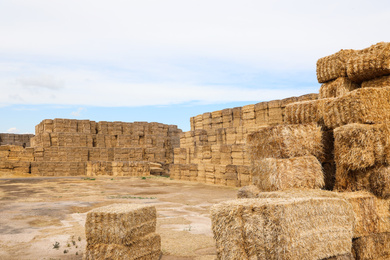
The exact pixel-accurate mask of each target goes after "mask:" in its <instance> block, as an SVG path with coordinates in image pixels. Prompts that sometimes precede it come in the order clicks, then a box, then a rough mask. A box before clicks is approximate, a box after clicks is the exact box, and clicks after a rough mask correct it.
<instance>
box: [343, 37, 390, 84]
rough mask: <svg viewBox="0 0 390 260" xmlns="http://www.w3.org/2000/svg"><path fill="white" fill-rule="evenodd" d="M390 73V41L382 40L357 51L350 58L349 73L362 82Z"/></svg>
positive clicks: (349, 76)
mask: <svg viewBox="0 0 390 260" xmlns="http://www.w3.org/2000/svg"><path fill="white" fill-rule="evenodd" d="M388 74H390V43H385V42H380V43H377V44H375V45H372V46H371V47H369V48H366V49H363V50H360V51H356V52H355V53H354V54H353V55H352V56H351V57H350V59H349V60H348V64H347V75H348V78H349V79H351V80H352V81H354V82H362V81H365V80H370V79H374V78H376V77H380V76H384V75H388Z"/></svg>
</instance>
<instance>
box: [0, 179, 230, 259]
mask: <svg viewBox="0 0 390 260" xmlns="http://www.w3.org/2000/svg"><path fill="white" fill-rule="evenodd" d="M11 176H12V177H13V178H10V177H11ZM14 177H15V176H14V175H9V174H8V175H7V174H2V173H0V178H2V179H0V259H7V260H8V259H10V260H12V259H18V260H19V259H47V260H49V259H52V260H54V259H82V255H83V253H84V249H85V246H86V239H85V232H84V225H85V219H86V214H87V212H88V211H89V210H91V209H93V208H96V207H101V206H104V205H108V204H112V203H141V204H151V205H154V206H156V208H157V213H158V218H157V232H158V233H159V234H160V235H161V244H162V245H161V249H162V253H163V256H162V258H161V259H163V260H178V259H199V260H206V259H215V258H216V249H215V242H214V239H213V234H212V231H211V221H210V214H209V209H210V206H211V205H213V204H215V203H219V202H222V201H225V200H230V199H234V198H235V197H236V193H237V189H236V188H229V187H224V186H215V185H206V184H200V183H194V182H184V181H176V180H170V179H169V178H166V177H146V178H141V177H96V178H91V177H63V178H58V177H28V178H23V177H24V176H18V177H19V178H14ZM56 244H57V245H58V248H55V247H56V246H55V245H56Z"/></svg>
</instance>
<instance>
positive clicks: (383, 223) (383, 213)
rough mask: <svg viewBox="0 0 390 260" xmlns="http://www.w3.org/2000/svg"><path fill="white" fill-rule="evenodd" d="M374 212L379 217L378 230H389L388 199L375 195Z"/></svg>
mask: <svg viewBox="0 0 390 260" xmlns="http://www.w3.org/2000/svg"><path fill="white" fill-rule="evenodd" d="M375 204H376V212H377V214H378V218H379V232H377V233H383V232H390V200H389V199H380V198H376V197H375Z"/></svg>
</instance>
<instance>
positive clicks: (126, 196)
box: [107, 195, 157, 200]
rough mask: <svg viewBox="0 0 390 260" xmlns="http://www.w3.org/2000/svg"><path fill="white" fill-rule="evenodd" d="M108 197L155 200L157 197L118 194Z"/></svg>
mask: <svg viewBox="0 0 390 260" xmlns="http://www.w3.org/2000/svg"><path fill="white" fill-rule="evenodd" d="M107 198H108V199H139V200H154V199H157V197H136V196H132V195H117V196H108V197H107Z"/></svg>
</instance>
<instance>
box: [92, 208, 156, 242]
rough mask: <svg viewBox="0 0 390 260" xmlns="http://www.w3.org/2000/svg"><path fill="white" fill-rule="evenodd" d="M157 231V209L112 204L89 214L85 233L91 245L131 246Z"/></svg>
mask: <svg viewBox="0 0 390 260" xmlns="http://www.w3.org/2000/svg"><path fill="white" fill-rule="evenodd" d="M155 231H156V208H155V207H154V206H146V205H143V204H112V205H108V206H105V207H101V208H97V209H94V210H92V211H90V212H88V214H87V220H86V223H85V233H86V237H87V242H88V244H89V245H95V244H121V245H131V244H133V243H135V241H137V240H138V239H139V238H140V237H143V236H145V235H147V234H150V233H153V232H155Z"/></svg>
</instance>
